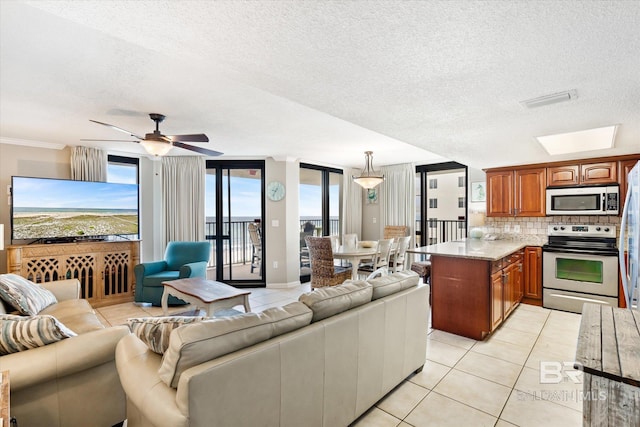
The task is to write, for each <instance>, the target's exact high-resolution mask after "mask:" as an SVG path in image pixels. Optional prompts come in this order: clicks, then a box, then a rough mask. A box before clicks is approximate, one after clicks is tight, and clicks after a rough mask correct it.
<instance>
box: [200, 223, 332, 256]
mask: <svg viewBox="0 0 640 427" xmlns="http://www.w3.org/2000/svg"><path fill="white" fill-rule="evenodd" d="M306 222H310V223H312V224H313V225H314V227H315V228H316V229H322V220H320V219H318V220H301V221H300V229H302V227H303V226H304V224H305V223H306ZM250 223H253V221H230V222H227V221H225V222H224V223H223V224H222V235H223V236H225V240H227V241H228V243H227V242H225V255H224V260H223V261H224V264H223V265H230V264H248V263H251V255H252V244H251V239H250V238H249V231H248V228H247V226H248V225H249V224H250ZM215 230H216V222H215V221H212V222H206V223H205V237H206V239H207V240H211V241H212V243H213V240H214V239H215ZM329 230H330V234H339V231H340V221H339V220H337V219H331V220H329ZM211 249H212V250H211V258H210V259H209V267H213V266H215V259H216V256H215V250H216V248H215V245H214V246H212V248H211Z"/></svg>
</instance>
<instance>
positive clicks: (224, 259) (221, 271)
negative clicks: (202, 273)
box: [205, 160, 265, 286]
mask: <svg viewBox="0 0 640 427" xmlns="http://www.w3.org/2000/svg"><path fill="white" fill-rule="evenodd" d="M263 194H264V161H216V160H209V161H207V177H206V205H205V210H206V211H205V215H206V236H207V239H209V240H210V241H211V244H212V254H213V255H212V258H211V261H210V265H209V272H208V277H209V278H210V279H212V280H217V281H221V282H224V283H227V284H231V285H234V286H260V285H264V284H265V279H264V267H263V262H262V259H263V257H262V254H263V253H264V241H263V239H262V236H264V232H263V221H262V219H263V217H264V199H263Z"/></svg>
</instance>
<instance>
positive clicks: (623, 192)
mask: <svg viewBox="0 0 640 427" xmlns="http://www.w3.org/2000/svg"><path fill="white" fill-rule="evenodd" d="M639 161H640V160H638V159H633V160H623V161H621V162H620V177H619V178H618V182H620V215H622V208H623V207H624V201H625V200H626V197H627V187H628V186H629V183H628V182H627V177H628V176H629V172H631V169H633V167H634V166H635V165H636V163H638V162H639Z"/></svg>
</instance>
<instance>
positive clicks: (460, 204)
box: [458, 197, 465, 208]
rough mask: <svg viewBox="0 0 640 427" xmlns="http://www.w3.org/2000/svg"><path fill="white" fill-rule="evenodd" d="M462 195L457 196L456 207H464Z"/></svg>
mask: <svg viewBox="0 0 640 427" xmlns="http://www.w3.org/2000/svg"><path fill="white" fill-rule="evenodd" d="M464 199H465V198H464V197H458V207H459V208H464Z"/></svg>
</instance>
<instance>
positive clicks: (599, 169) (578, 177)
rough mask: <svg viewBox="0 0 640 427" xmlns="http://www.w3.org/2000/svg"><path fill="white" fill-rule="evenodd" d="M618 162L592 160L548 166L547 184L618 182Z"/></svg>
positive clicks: (551, 185)
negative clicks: (589, 161)
mask: <svg viewBox="0 0 640 427" xmlns="http://www.w3.org/2000/svg"><path fill="white" fill-rule="evenodd" d="M617 166H618V162H616V161H610V162H592V163H588V162H585V163H579V164H572V165H561V166H552V167H548V168H547V185H548V186H549V187H561V186H567V185H569V186H570V185H592V184H593V185H598V184H616V183H617V182H618V167H617Z"/></svg>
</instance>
